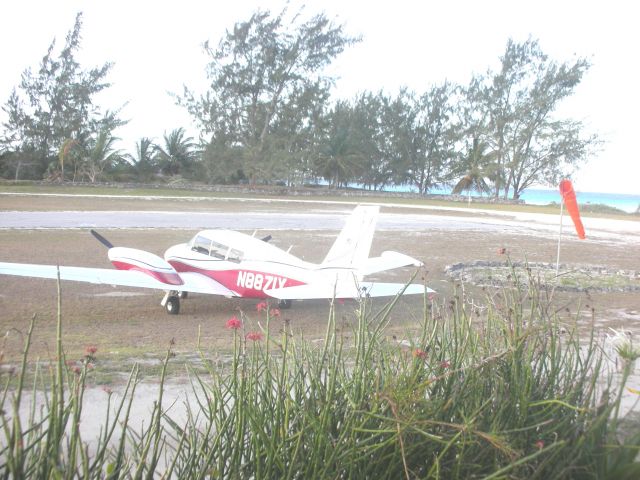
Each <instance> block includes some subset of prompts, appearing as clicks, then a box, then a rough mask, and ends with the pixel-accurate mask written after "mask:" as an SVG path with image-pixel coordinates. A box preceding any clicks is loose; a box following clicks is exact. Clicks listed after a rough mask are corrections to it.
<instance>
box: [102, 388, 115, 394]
mask: <svg viewBox="0 0 640 480" xmlns="http://www.w3.org/2000/svg"><path fill="white" fill-rule="evenodd" d="M102 391H103V392H104V393H106V394H107V395H111V394H112V393H113V390H111V389H110V388H109V387H102Z"/></svg>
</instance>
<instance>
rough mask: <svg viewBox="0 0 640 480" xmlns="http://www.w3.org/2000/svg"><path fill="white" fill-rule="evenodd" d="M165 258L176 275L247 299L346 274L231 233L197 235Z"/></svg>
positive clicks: (244, 235)
mask: <svg viewBox="0 0 640 480" xmlns="http://www.w3.org/2000/svg"><path fill="white" fill-rule="evenodd" d="M164 257H165V260H166V261H167V262H168V263H169V264H171V266H173V268H175V270H176V271H177V272H178V273H181V272H196V273H199V274H201V275H204V276H206V277H208V278H211V279H212V280H215V281H216V282H218V283H220V284H221V285H223V286H224V287H226V288H227V289H229V290H230V291H232V292H234V294H235V295H236V296H240V297H248V298H267V297H268V296H269V295H267V294H266V293H265V292H266V291H269V290H272V289H280V288H287V287H295V286H299V285H309V284H313V283H317V282H322V283H325V282H335V278H336V275H339V274H344V273H345V272H344V271H343V270H344V269H336V268H334V267H331V268H327V267H323V266H322V265H316V264H313V263H309V262H305V261H304V260H301V259H300V258H298V257H296V256H295V255H292V254H290V253H288V252H285V251H284V250H282V249H280V248H278V247H276V246H274V245H271V244H269V243H267V242H265V241H263V240H261V239H259V238H255V237H252V236H250V235H246V234H244V233H241V232H235V231H230V230H204V231H202V232H199V233H198V234H197V235H196V236H195V237H193V238H192V239H191V241H189V242H188V243H183V244H179V245H175V246H173V247H171V248H169V249H168V250H167V251H166V252H165V256H164ZM349 270H350V269H349Z"/></svg>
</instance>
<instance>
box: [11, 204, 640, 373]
mask: <svg viewBox="0 0 640 480" xmlns="http://www.w3.org/2000/svg"><path fill="white" fill-rule="evenodd" d="M349 208H350V207H348V206H345V205H343V204H340V203H333V204H322V203H300V202H294V203H287V202H282V203H281V202H273V201H271V202H259V201H237V200H230V199H227V200H221V199H206V200H202V199H201V200H200V201H193V200H189V199H186V200H185V199H166V198H160V199H151V198H149V199H117V198H115V199H114V198H95V197H82V198H68V197H66V198H58V197H23V196H20V197H16V196H11V197H8V196H2V197H0V217H1V216H2V215H3V213H2V212H3V211H4V212H5V213H6V212H16V211H22V212H34V211H38V212H47V211H50V212H60V211H72V212H75V213H74V214H73V215H76V216H78V217H79V218H81V217H82V216H89V215H91V212H96V211H105V210H108V211H118V210H122V211H123V212H124V211H138V212H140V211H148V212H150V214H154V213H155V214H157V212H161V211H173V212H175V211H185V212H188V211H195V212H202V211H207V212H226V213H229V212H231V213H237V214H238V215H239V218H241V216H242V215H243V214H246V212H248V211H252V212H263V213H273V214H274V217H273V218H274V219H275V218H277V216H278V214H286V213H291V212H295V213H298V214H300V213H303V214H304V213H324V214H331V215H336V216H337V217H338V218H344V215H345V213H346V212H347V211H348V210H349ZM82 212H85V213H82ZM383 213H384V214H385V215H413V216H417V217H419V216H423V217H424V219H425V222H426V219H431V220H433V217H434V216H436V217H439V218H441V219H442V218H445V220H446V221H443V222H441V224H442V226H441V227H440V228H428V227H424V226H422V224H420V221H419V220H420V218H418V220H417V223H415V225H416V228H415V229H410V230H402V229H398V228H392V227H389V228H387V229H385V228H382V229H380V230H379V231H378V232H377V233H376V236H375V237H374V243H373V247H372V252H371V254H372V255H377V254H379V253H381V252H382V251H384V250H389V249H392V250H398V251H401V252H404V253H407V254H409V255H411V256H414V257H416V258H419V259H421V260H423V261H424V262H425V264H426V269H425V271H421V272H419V274H418V276H419V277H422V276H425V275H426V279H427V283H428V285H429V286H430V287H432V288H433V289H435V290H436V291H438V294H439V298H440V299H441V301H446V300H447V299H448V298H450V296H451V295H452V292H453V289H454V285H453V282H452V281H451V280H450V279H448V278H447V277H446V275H445V273H444V268H445V266H446V265H449V264H452V263H456V262H471V261H475V260H504V258H505V257H504V256H503V255H500V253H499V250H500V249H502V248H505V249H506V250H507V252H508V254H509V257H510V258H511V259H513V260H515V261H521V260H529V261H532V262H554V261H555V255H556V248H557V233H556V232H554V230H555V229H556V228H557V216H553V215H551V216H549V215H547V216H542V217H540V216H539V215H537V214H529V215H527V214H526V213H523V214H514V213H496V212H486V211H477V210H472V209H455V208H454V209H448V210H445V209H433V208H421V209H415V208H411V207H408V206H406V205H403V206H396V207H384V208H383ZM552 217H555V218H552ZM465 219H467V220H465ZM1 221H2V219H1V218H0V223H1ZM274 221H275V220H274ZM465 221H468V223H469V225H471V224H474V225H475V224H476V223H474V222H481V223H482V224H483V225H484V226H485V227H483V228H464V225H463V227H462V228H460V222H463V223H464V222H465ZM565 221H566V220H565ZM554 222H556V223H555V224H554ZM447 224H449V225H451V226H452V228H447ZM425 225H432V223H429V222H427V223H425ZM454 225H456V227H455V228H453V226H454ZM585 225H586V227H587V234H588V235H589V234H591V235H590V238H589V239H588V240H586V241H578V240H577V239H576V238H575V236H574V235H573V236H572V234H571V233H572V232H570V230H569V227H568V226H566V225H565V229H567V230H568V232H567V237H566V241H565V242H564V244H563V251H562V261H563V262H564V263H568V264H572V265H576V266H578V265H596V266H607V267H610V268H613V269H627V270H629V269H631V270H637V271H640V222H637V221H629V222H624V221H613V220H600V219H585ZM308 228H309V227H307V229H304V230H293V229H277V230H274V231H273V232H269V231H268V230H264V232H265V234H267V233H272V234H273V237H274V240H273V242H274V243H275V244H276V245H278V246H281V247H283V248H288V247H289V246H291V245H293V250H292V253H296V254H298V255H300V256H303V257H304V258H305V259H306V260H309V261H321V260H322V258H323V256H324V255H325V253H326V252H327V250H328V249H329V247H330V245H331V243H332V242H333V239H334V238H335V235H336V234H337V229H336V230H326V229H323V230H313V229H308ZM196 231H197V230H196V229H188V228H174V227H172V226H171V225H169V226H167V227H166V228H153V229H152V228H145V227H144V225H141V226H140V228H127V229H122V228H120V229H109V228H105V229H103V230H101V233H103V234H104V235H105V236H106V237H107V238H109V239H110V240H111V241H112V242H113V243H114V244H116V245H121V246H129V247H134V248H142V249H145V250H148V251H151V252H153V253H156V254H158V255H162V254H163V252H164V250H165V249H166V248H167V247H169V246H171V245H173V244H176V243H182V242H184V241H187V240H188V239H189V238H190V237H191V236H192V235H193V234H195V233H196ZM0 261H10V262H29V263H47V264H55V263H59V264H64V265H75V266H96V267H108V266H109V262H108V260H107V258H106V250H105V249H104V248H103V247H102V246H101V245H100V244H99V243H98V242H96V241H95V239H94V238H93V237H92V236H91V235H90V234H89V232H88V231H87V229H86V228H82V229H31V228H30V229H25V228H1V227H0ZM412 274H413V271H412V270H411V269H406V270H399V271H396V272H392V273H390V274H387V275H386V276H384V277H383V278H382V279H384V280H387V281H406V280H409V279H410V277H411V275H412ZM0 285H1V286H2V288H1V290H0V311H1V312H2V314H1V316H0V332H3V333H5V332H6V334H5V337H4V345H2V347H1V348H2V350H3V352H4V355H5V359H6V360H15V359H16V358H17V356H18V355H19V352H20V350H21V348H22V344H23V341H24V333H25V332H26V330H27V326H28V323H29V321H30V319H31V317H32V316H33V315H36V318H37V325H38V327H37V329H36V335H35V338H34V342H33V347H32V348H33V350H32V351H33V353H34V356H35V355H37V356H41V357H45V358H46V357H49V358H50V357H52V356H53V354H52V352H53V350H54V349H55V324H56V297H57V287H56V283H55V282H54V281H51V280H44V279H30V278H19V277H2V278H0ZM466 288H468V289H470V291H471V292H472V295H477V297H478V299H479V300H480V299H481V298H482V296H483V295H484V294H483V292H481V291H479V290H478V289H474V288H473V287H466ZM62 291H63V293H62V315H63V329H64V343H65V348H66V350H67V351H68V352H69V353H70V355H73V354H80V353H81V352H82V351H83V350H84V348H85V347H86V346H87V345H96V346H97V347H98V351H99V352H101V354H103V355H114V356H118V355H119V356H133V357H140V356H142V355H160V354H161V353H162V352H163V351H165V350H166V348H167V346H168V345H169V342H170V341H174V342H175V348H176V350H178V351H183V352H192V351H194V349H195V346H196V344H197V341H198V338H199V340H200V344H201V346H203V347H204V348H206V349H219V350H224V349H228V348H229V332H228V331H227V330H226V329H225V328H224V324H225V322H226V320H227V319H228V318H229V317H231V316H233V315H237V314H238V313H239V311H242V312H243V313H244V314H245V315H246V317H247V319H248V323H249V328H258V325H257V323H258V322H264V316H263V315H262V314H258V313H257V312H256V310H255V305H256V303H257V301H255V300H242V299H234V300H229V299H225V298H218V297H214V296H207V295H192V296H190V297H189V298H188V299H186V300H185V301H183V302H182V311H181V314H180V315H177V316H173V315H168V314H166V313H165V311H164V309H163V308H162V307H160V305H159V302H160V299H161V297H162V293H161V292H150V291H146V290H136V289H129V288H120V287H119V288H111V287H105V286H95V285H90V284H80V283H71V282H64V283H63V284H62ZM555 302H556V304H557V307H558V310H559V311H560V315H562V316H563V317H564V318H566V320H567V321H568V322H571V321H574V320H575V318H576V312H577V311H578V308H579V307H580V308H581V311H582V312H583V314H581V315H578V316H577V318H579V322H582V323H584V324H585V325H587V324H588V323H590V318H591V313H590V311H591V309H593V312H594V315H595V319H596V325H597V328H598V329H599V331H601V332H607V331H608V329H609V328H615V329H625V330H628V331H630V332H631V333H633V334H634V335H636V336H637V335H640V294H639V293H638V292H635V293H597V292H592V293H590V294H585V293H572V294H569V293H565V294H562V295H558V296H557V297H556V300H555ZM354 305H355V304H354V303H352V302H347V303H346V304H344V305H338V307H337V312H338V320H339V322H340V324H341V325H344V326H345V328H348V327H349V325H351V324H353V323H354V321H355V319H354V313H353V311H354ZM382 305H383V303H382V302H381V301H377V302H376V303H375V304H374V306H373V307H374V308H379V307H380V306H382ZM421 306H422V299H421V298H416V297H413V298H405V299H402V301H401V302H400V305H399V307H398V308H397V309H396V310H395V311H394V313H393V317H392V324H391V331H392V332H397V334H398V335H402V333H403V332H405V331H406V330H407V329H409V328H410V327H411V325H413V324H415V322H416V321H417V320H418V318H417V316H419V315H420V314H421ZM328 312H329V302H328V301H309V302H296V303H294V305H293V308H291V309H290V310H287V311H283V315H282V318H280V319H276V320H275V321H274V323H275V328H276V329H279V328H281V326H282V324H283V322H288V323H289V325H291V326H292V328H293V330H294V331H297V332H300V333H303V334H304V335H305V336H306V337H308V338H316V337H320V336H322V335H323V334H324V330H325V327H326V320H327V317H328ZM198 336H199V337H198Z"/></svg>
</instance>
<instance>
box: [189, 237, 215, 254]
mask: <svg viewBox="0 0 640 480" xmlns="http://www.w3.org/2000/svg"><path fill="white" fill-rule="evenodd" d="M209 245H211V240H209V239H208V238H205V237H201V236H200V235H196V236H195V237H194V239H193V242H192V245H191V250H193V251H194V252H198V253H203V254H205V255H209Z"/></svg>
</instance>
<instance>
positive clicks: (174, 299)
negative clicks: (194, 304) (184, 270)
mask: <svg viewBox="0 0 640 480" xmlns="http://www.w3.org/2000/svg"><path fill="white" fill-rule="evenodd" d="M181 298H187V292H175V291H171V292H167V293H166V294H165V296H164V298H163V299H162V301H161V302H160V305H162V306H163V307H164V308H165V310H166V311H167V313H168V314H169V315H177V314H179V313H180V299H181Z"/></svg>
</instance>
